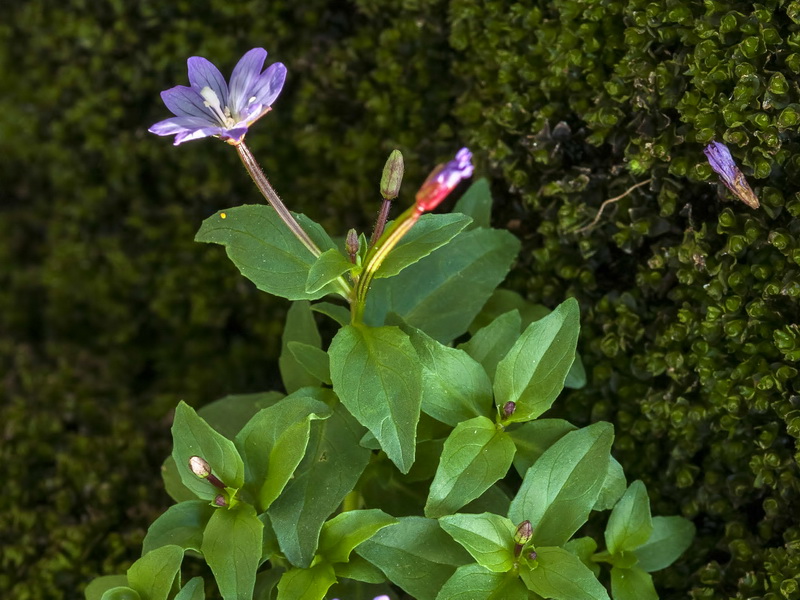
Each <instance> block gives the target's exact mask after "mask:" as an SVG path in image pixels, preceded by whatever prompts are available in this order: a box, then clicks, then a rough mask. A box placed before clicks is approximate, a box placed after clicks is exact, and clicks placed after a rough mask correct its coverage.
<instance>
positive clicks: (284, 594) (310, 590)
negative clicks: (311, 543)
mask: <svg viewBox="0 0 800 600" xmlns="http://www.w3.org/2000/svg"><path fill="white" fill-rule="evenodd" d="M334 583H336V575H335V574H334V572H333V567H332V566H331V565H329V564H328V563H325V562H322V563H318V564H316V565H314V566H313V567H311V568H309V569H289V570H288V571H286V572H285V573H284V574H283V576H282V577H281V580H280V581H279V582H278V600H322V599H323V598H324V597H325V593H326V592H327V591H328V588H329V587H331V586H332V585H333V584H334Z"/></svg>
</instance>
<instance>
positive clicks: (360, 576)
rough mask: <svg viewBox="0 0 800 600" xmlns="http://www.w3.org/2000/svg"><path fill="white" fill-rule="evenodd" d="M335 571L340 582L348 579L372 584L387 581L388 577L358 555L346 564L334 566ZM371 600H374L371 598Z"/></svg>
mask: <svg viewBox="0 0 800 600" xmlns="http://www.w3.org/2000/svg"><path fill="white" fill-rule="evenodd" d="M333 569H334V571H336V577H337V578H339V579H340V580H341V579H342V578H347V579H355V580H356V581H363V582H364V583H372V584H378V583H383V582H384V581H386V576H385V575H384V574H383V571H381V570H380V569H379V568H378V567H376V566H375V565H373V564H372V563H370V562H369V561H368V560H367V559H365V558H362V557H361V556H358V555H357V554H355V555H353V556H351V557H350V560H349V561H348V562H346V563H342V562H340V563H336V564H335V565H333ZM370 600H372V597H371V596H370Z"/></svg>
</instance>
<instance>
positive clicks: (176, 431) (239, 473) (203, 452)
mask: <svg viewBox="0 0 800 600" xmlns="http://www.w3.org/2000/svg"><path fill="white" fill-rule="evenodd" d="M172 439H173V443H174V446H173V448H172V458H173V459H175V464H176V465H177V467H178V472H179V473H180V475H181V481H182V482H183V485H185V486H186V487H187V488H189V489H190V490H192V492H194V493H195V494H196V495H197V497H198V498H203V499H205V500H213V499H214V498H215V497H216V496H217V494H218V493H219V490H217V488H215V487H214V486H213V485H211V483H209V482H208V480H206V479H200V478H199V477H197V475H195V474H194V473H192V471H191V469H190V468H189V459H190V458H191V457H192V456H199V457H200V458H202V459H204V460H205V461H206V462H208V464H209V465H211V472H212V473H213V474H214V475H216V476H217V477H218V478H219V479H221V480H222V482H223V483H224V484H225V485H226V486H227V487H230V488H234V489H236V488H240V487H242V484H243V483H244V463H243V462H242V457H241V456H239V453H238V452H237V451H236V447H235V446H234V445H233V442H232V441H230V440H229V439H227V438H225V437H223V436H222V435H220V434H219V433H217V432H216V431H214V429H213V428H212V427H211V426H210V425H209V424H208V423H206V422H205V421H204V420H203V419H201V418H200V417H199V416H198V415H197V413H196V412H194V409H193V408H192V407H191V406H189V405H188V404H186V403H185V402H183V401H182V400H181V402H180V403H179V404H178V407H177V408H176V409H175V420H174V422H173V423H172Z"/></svg>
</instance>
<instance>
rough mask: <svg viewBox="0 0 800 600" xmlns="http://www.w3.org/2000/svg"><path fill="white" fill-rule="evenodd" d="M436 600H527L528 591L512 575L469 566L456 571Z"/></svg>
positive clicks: (516, 577)
mask: <svg viewBox="0 0 800 600" xmlns="http://www.w3.org/2000/svg"><path fill="white" fill-rule="evenodd" d="M436 600H528V590H527V589H526V588H525V586H524V585H523V584H522V582H521V581H520V580H519V577H518V576H517V575H516V574H514V573H493V572H492V571H487V570H486V569H484V568H483V567H482V566H480V565H476V564H471V565H462V566H460V567H458V569H456V572H455V573H453V576H452V577H451V578H450V579H448V580H447V581H446V582H445V584H444V585H443V586H442V589H440V590H439V594H438V595H437V596H436Z"/></svg>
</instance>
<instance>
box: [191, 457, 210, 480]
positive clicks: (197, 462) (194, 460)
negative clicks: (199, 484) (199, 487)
mask: <svg viewBox="0 0 800 600" xmlns="http://www.w3.org/2000/svg"><path fill="white" fill-rule="evenodd" d="M189 468H190V469H191V470H192V473H194V474H195V475H197V476H198V477H199V478H200V479H207V478H208V476H209V475H211V465H209V464H208V462H207V461H206V460H205V459H203V458H200V457H199V456H193V457H191V458H190V459H189Z"/></svg>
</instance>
